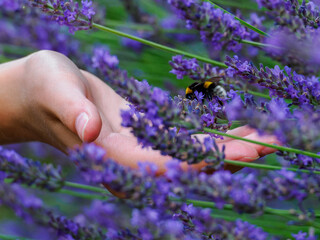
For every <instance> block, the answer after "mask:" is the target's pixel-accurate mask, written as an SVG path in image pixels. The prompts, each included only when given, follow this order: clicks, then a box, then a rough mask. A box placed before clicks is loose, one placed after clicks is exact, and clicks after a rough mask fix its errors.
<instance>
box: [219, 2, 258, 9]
mask: <svg viewBox="0 0 320 240" xmlns="http://www.w3.org/2000/svg"><path fill="white" fill-rule="evenodd" d="M214 2H215V3H216V4H221V5H224V6H227V7H235V8H242V9H246V10H253V11H259V8H258V6H256V5H254V4H250V5H249V6H248V5H247V4H244V3H241V2H240V3H239V2H231V1H225V0H214Z"/></svg>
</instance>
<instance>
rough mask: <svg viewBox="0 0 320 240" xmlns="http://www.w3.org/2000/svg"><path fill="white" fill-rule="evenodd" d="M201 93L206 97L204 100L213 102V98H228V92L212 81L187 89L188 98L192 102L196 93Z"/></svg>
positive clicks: (195, 84)
mask: <svg viewBox="0 0 320 240" xmlns="http://www.w3.org/2000/svg"><path fill="white" fill-rule="evenodd" d="M196 91H197V92H199V93H200V92H201V93H202V94H203V95H204V99H208V100H212V98H213V97H220V98H225V97H226V96H227V92H226V90H225V89H224V88H223V87H222V86H220V85H218V84H216V83H214V82H211V81H205V82H195V83H193V84H191V85H190V86H188V87H187V88H186V98H188V99H190V100H192V99H195V97H196V96H195V94H194V93H195V92H196Z"/></svg>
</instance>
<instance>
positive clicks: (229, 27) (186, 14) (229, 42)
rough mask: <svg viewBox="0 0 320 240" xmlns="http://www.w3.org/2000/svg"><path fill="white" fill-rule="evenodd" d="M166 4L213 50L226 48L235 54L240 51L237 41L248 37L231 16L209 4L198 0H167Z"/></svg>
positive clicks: (244, 29) (243, 28)
mask: <svg viewBox="0 0 320 240" xmlns="http://www.w3.org/2000/svg"><path fill="white" fill-rule="evenodd" d="M168 3H169V4H170V5H171V6H172V7H173V8H174V10H175V11H176V12H177V14H178V15H179V17H180V18H182V19H183V20H185V21H186V27H187V28H188V29H193V28H194V29H196V30H198V31H199V32H200V35H201V39H202V41H203V42H205V43H206V44H208V46H210V48H212V49H213V50H221V49H222V48H226V49H227V50H230V51H234V52H237V51H239V50H240V49H241V44H240V43H239V42H238V41H239V40H241V39H245V38H246V37H247V36H248V32H247V30H246V28H245V27H243V26H242V25H241V24H240V23H239V22H238V21H237V20H235V19H234V17H233V16H231V15H230V14H227V13H224V12H223V11H222V10H221V9H215V8H214V6H213V5H212V4H211V3H208V2H202V1H198V0H192V1H182V0H168Z"/></svg>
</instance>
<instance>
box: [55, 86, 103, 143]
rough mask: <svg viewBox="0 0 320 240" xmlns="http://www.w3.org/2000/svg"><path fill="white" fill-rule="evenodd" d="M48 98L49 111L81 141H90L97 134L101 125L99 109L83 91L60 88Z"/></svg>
mask: <svg viewBox="0 0 320 240" xmlns="http://www.w3.org/2000/svg"><path fill="white" fill-rule="evenodd" d="M68 89H69V90H70V88H68ZM61 96H63V97H61ZM50 99H51V101H50V102H51V104H50V106H51V107H49V108H50V111H51V112H53V113H54V115H55V116H56V117H57V118H58V119H59V120H60V122H62V123H63V125H64V126H65V127H67V128H68V129H69V130H70V131H71V132H73V133H74V134H76V135H77V136H78V137H79V138H80V140H81V141H82V142H92V141H94V140H95V139H96V138H97V137H98V136H99V134H100V131H101V127H102V121H101V117H100V114H99V111H98V109H97V107H96V105H95V104H94V103H93V102H91V101H90V100H89V99H88V98H87V97H86V95H85V93H84V92H83V91H77V90H75V89H74V90H72V93H70V91H69V92H68V91H67V90H62V91H61V90H60V91H59V94H52V95H51V97H50ZM56 130H58V129H56ZM58 132H60V131H58ZM66 140H67V139H64V141H66ZM67 142H70V141H67Z"/></svg>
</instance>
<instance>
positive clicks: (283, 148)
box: [203, 128, 320, 159]
mask: <svg viewBox="0 0 320 240" xmlns="http://www.w3.org/2000/svg"><path fill="white" fill-rule="evenodd" d="M203 130H204V131H206V132H210V133H214V134H217V135H220V136H225V137H229V138H233V139H237V140H241V141H245V142H249V143H254V144H258V145H261V146H265V147H269V148H273V149H277V150H280V151H283V152H292V153H296V154H302V155H305V156H309V157H313V158H319V159H320V155H318V154H316V153H312V152H308V151H304V150H300V149H295V148H289V147H283V146H279V145H274V144H268V143H264V142H259V141H255V140H251V139H247V138H242V137H239V136H235V135H231V134H228V133H223V132H219V131H217V130H214V129H210V128H204V129H203Z"/></svg>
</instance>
